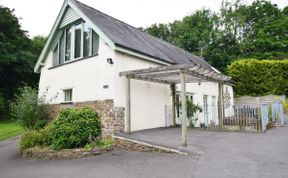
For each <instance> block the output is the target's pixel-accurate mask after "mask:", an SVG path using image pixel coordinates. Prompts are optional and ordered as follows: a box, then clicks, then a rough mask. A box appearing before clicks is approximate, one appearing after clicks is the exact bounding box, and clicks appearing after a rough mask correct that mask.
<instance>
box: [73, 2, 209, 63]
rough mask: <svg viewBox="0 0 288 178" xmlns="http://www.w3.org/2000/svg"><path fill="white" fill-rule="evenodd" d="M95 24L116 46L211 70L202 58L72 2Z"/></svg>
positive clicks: (171, 61) (162, 59)
mask: <svg viewBox="0 0 288 178" xmlns="http://www.w3.org/2000/svg"><path fill="white" fill-rule="evenodd" d="M71 1H72V2H73V3H74V4H75V5H76V6H77V7H78V8H79V10H81V12H82V13H84V14H85V15H86V16H87V17H88V18H89V20H91V22H93V23H94V24H95V25H96V26H97V27H98V28H99V29H100V30H101V31H102V32H103V33H104V34H105V35H106V36H107V37H108V38H109V39H110V40H111V41H112V42H113V43H114V44H115V46H118V47H122V48H126V49H128V50H131V51H134V52H138V53H141V54H144V55H147V56H150V57H154V58H157V59H159V60H161V61H164V62H168V63H171V64H187V63H191V62H194V63H196V64H199V65H201V66H203V67H207V68H211V65H210V64H208V63H207V62H206V61H205V60H204V59H202V58H201V57H198V56H195V55H193V54H191V53H189V52H187V51H185V50H183V49H181V48H179V47H176V46H174V45H172V44H170V43H168V42H165V41H163V40H161V39H159V38H156V37H153V36H151V35H149V34H147V33H145V32H142V31H141V30H139V29H137V28H135V27H132V26H131V25H128V24H126V23H124V22H122V21H120V20H118V19H115V18H113V17H111V16H109V15H107V14H105V13H102V12H100V11H98V10H96V9H94V8H92V7H90V6H87V5H85V4H83V3H81V2H79V1H76V0H71Z"/></svg>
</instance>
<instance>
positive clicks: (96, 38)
mask: <svg viewBox="0 0 288 178" xmlns="http://www.w3.org/2000/svg"><path fill="white" fill-rule="evenodd" d="M92 34H93V35H92V36H93V38H92V55H96V54H98V48H99V36H98V34H97V33H95V32H94V31H93V30H92Z"/></svg>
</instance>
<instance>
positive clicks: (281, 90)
mask: <svg viewBox="0 0 288 178" xmlns="http://www.w3.org/2000/svg"><path fill="white" fill-rule="evenodd" d="M228 74H229V76H230V77H232V80H233V81H234V82H235V86H234V89H235V91H236V95H237V96H243V95H251V96H261V95H267V94H277V95H286V96H288V82H287V80H288V59H285V60H256V59H243V60H237V61H235V62H233V63H232V64H231V65H229V66H228Z"/></svg>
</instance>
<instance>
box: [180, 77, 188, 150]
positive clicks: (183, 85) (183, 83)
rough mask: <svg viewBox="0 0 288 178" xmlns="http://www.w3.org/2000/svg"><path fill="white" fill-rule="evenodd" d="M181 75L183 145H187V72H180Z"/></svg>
mask: <svg viewBox="0 0 288 178" xmlns="http://www.w3.org/2000/svg"><path fill="white" fill-rule="evenodd" d="M180 77H181V109H182V115H181V121H182V125H181V126H182V146H184V147H186V146H187V119H186V118H187V108H186V79H185V73H184V72H182V71H181V72H180Z"/></svg>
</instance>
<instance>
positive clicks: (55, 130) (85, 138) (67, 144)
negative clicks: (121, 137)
mask: <svg viewBox="0 0 288 178" xmlns="http://www.w3.org/2000/svg"><path fill="white" fill-rule="evenodd" d="M100 133H101V128H100V119H99V116H98V114H97V113H96V112H94V111H93V110H92V109H89V108H81V109H71V108H66V109H62V110H61V111H60V113H59V116H58V118H57V120H55V122H54V123H53V124H52V125H51V134H52V148H54V149H65V148H78V147H83V146H84V145H86V144H87V143H89V140H90V139H91V138H95V137H97V136H98V135H99V134H100Z"/></svg>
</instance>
